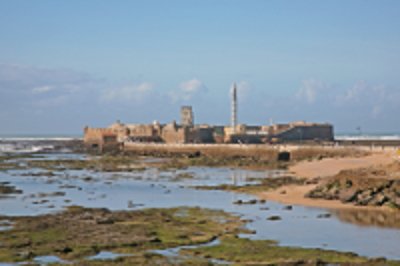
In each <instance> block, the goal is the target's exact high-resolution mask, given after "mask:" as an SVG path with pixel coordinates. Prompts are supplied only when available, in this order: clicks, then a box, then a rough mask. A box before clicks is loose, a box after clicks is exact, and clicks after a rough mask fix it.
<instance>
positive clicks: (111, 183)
mask: <svg viewBox="0 0 400 266" xmlns="http://www.w3.org/2000/svg"><path fill="white" fill-rule="evenodd" d="M52 156H54V155H47V157H50V158H52ZM66 156H67V157H70V156H75V155H66ZM57 158H63V156H62V155H57ZM34 171H37V172H43V171H42V170H38V169H29V170H13V171H8V172H0V182H3V181H9V182H10V183H11V185H14V186H16V188H17V189H22V190H23V194H21V195H15V197H13V198H4V199H0V215H13V216H17V215H38V214H44V213H49V212H55V211H59V210H62V209H63V208H64V207H66V206H71V205H80V206H85V207H102V208H104V207H105V208H109V209H111V210H129V209H130V210H132V209H141V208H152V207H156V208H160V207H161V208H168V207H177V206H199V207H203V208H213V209H222V210H225V211H228V212H233V213H236V214H239V215H242V216H243V218H244V219H249V220H251V222H249V223H248V228H249V229H251V230H255V231H256V233H255V234H254V235H247V236H245V237H250V238H253V239H273V240H277V241H279V243H280V244H281V245H290V246H301V247H317V248H324V249H334V250H340V251H351V252H355V253H357V254H360V255H364V256H368V257H382V256H383V257H387V258H391V259H400V249H399V248H398V247H399V246H400V230H399V228H395V227H394V226H392V225H391V224H388V225H387V227H385V223H382V224H380V225H379V226H377V224H374V223H370V224H368V222H367V223H364V224H360V223H352V219H345V218H343V217H344V216H343V214H342V215H341V214H340V213H332V217H330V218H318V216H319V215H320V214H325V213H327V212H328V211H327V210H324V209H318V208H307V207H301V206H294V207H293V209H292V210H285V209H284V207H285V206H284V205H281V204H278V203H275V202H266V203H264V204H260V203H258V204H254V205H250V204H246V205H236V204H233V202H234V201H237V200H250V199H253V198H254V197H252V196H249V195H244V194H237V193H232V192H225V191H213V190H195V189H192V188H191V187H192V186H198V185H219V184H236V185H245V184H247V183H248V182H249V181H248V180H247V179H248V178H271V177H273V176H275V175H280V174H282V173H281V172H271V171H247V170H235V169H229V168H209V167H191V168H188V169H185V170H178V171H159V170H157V169H147V170H145V171H138V172H129V173H127V172H121V173H102V172H91V171H63V172H54V173H55V174H56V176H54V177H47V176H29V175H27V176H23V174H27V173H31V172H34ZM182 173H184V174H187V175H183V176H186V177H188V178H179V176H182V175H180V174H182ZM252 182H254V181H252ZM54 192H63V193H65V195H64V194H63V193H59V194H57V195H52V196H50V195H48V196H46V195H41V194H40V193H42V194H43V193H54ZM272 215H278V216H280V217H281V218H282V220H279V221H269V220H267V218H268V217H270V216H272ZM363 215H366V214H363ZM349 216H351V213H350V214H349V213H347V214H346V215H345V217H349ZM372 216H374V215H372ZM391 227H392V228H391Z"/></svg>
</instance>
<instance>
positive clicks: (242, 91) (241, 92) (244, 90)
mask: <svg viewBox="0 0 400 266" xmlns="http://www.w3.org/2000/svg"><path fill="white" fill-rule="evenodd" d="M236 88H237V92H238V99H239V101H244V100H246V99H247V97H248V95H249V94H250V91H251V86H250V84H249V83H248V82H247V81H239V82H238V83H237V84H236Z"/></svg>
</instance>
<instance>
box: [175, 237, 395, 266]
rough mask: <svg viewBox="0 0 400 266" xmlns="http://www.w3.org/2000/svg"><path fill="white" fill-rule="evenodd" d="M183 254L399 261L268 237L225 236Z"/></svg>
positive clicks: (267, 261) (285, 261) (243, 261)
mask: <svg viewBox="0 0 400 266" xmlns="http://www.w3.org/2000/svg"><path fill="white" fill-rule="evenodd" d="M181 253H183V254H186V255H196V256H201V257H204V258H215V259H221V260H224V261H229V262H232V264H233V265H332V264H333V265H382V266H383V265H400V262H399V261H386V260H385V259H376V260H374V259H367V258H364V257H360V256H358V255H356V254H354V253H345V252H337V251H330V250H321V249H307V248H297V247H282V246H278V245H277V243H276V242H274V241H270V240H249V239H243V238H237V237H233V236H226V237H223V238H222V239H221V243H220V244H219V245H217V246H210V247H200V248H196V249H190V250H189V249H187V250H182V251H181Z"/></svg>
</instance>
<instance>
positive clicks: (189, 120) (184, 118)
mask: <svg viewBox="0 0 400 266" xmlns="http://www.w3.org/2000/svg"><path fill="white" fill-rule="evenodd" d="M181 125H182V126H188V127H192V126H193V125H194V118H193V109H192V106H182V107H181Z"/></svg>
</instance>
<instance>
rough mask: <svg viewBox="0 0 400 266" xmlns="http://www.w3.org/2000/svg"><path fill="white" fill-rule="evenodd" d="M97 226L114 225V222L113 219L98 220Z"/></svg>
mask: <svg viewBox="0 0 400 266" xmlns="http://www.w3.org/2000/svg"><path fill="white" fill-rule="evenodd" d="M96 223H97V224H113V223H114V220H113V219H112V218H100V219H97V220H96Z"/></svg>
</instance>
